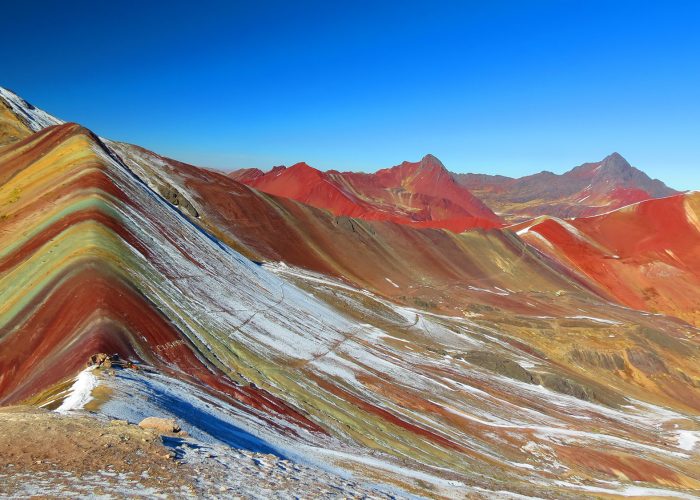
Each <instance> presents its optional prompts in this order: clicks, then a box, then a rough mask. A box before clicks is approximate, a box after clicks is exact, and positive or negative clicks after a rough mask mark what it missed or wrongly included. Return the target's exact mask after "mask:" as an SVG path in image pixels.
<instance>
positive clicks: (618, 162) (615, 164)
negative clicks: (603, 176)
mask: <svg viewBox="0 0 700 500" xmlns="http://www.w3.org/2000/svg"><path fill="white" fill-rule="evenodd" d="M600 166H601V167H603V168H605V169H606V170H611V171H616V172H622V171H624V170H629V169H630V168H632V165H630V164H629V162H628V161H627V160H625V158H624V157H623V156H622V155H621V154H620V153H612V154H610V155H608V156H606V157H605V158H603V161H601V162H600Z"/></svg>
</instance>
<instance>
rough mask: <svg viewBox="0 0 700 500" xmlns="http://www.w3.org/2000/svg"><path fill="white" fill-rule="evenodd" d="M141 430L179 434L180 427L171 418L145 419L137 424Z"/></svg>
mask: <svg viewBox="0 0 700 500" xmlns="http://www.w3.org/2000/svg"><path fill="white" fill-rule="evenodd" d="M139 427H141V428H142V429H153V430H155V431H158V432H162V433H165V434H170V433H176V432H180V426H179V425H178V424H177V422H176V421H175V419H173V418H160V417H146V418H144V419H143V420H141V422H139Z"/></svg>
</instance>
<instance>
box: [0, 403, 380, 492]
mask: <svg viewBox="0 0 700 500" xmlns="http://www.w3.org/2000/svg"><path fill="white" fill-rule="evenodd" d="M84 495H94V496H99V497H101V498H122V497H142V498H143V497H145V498H182V497H201V496H208V497H212V496H214V497H228V498H231V497H239V498H295V497H304V498H386V497H387V496H386V495H385V494H381V493H379V492H376V491H371V490H366V489H363V488H361V487H360V486H359V485H357V484H356V483H355V482H353V481H349V480H345V479H342V478H340V477H338V476H334V475H332V474H328V473H325V472H322V471H319V470H317V469H313V468H309V467H305V466H301V465H298V464H295V463H292V462H289V461H287V460H282V459H280V458H279V457H276V456H274V455H264V454H260V453H252V452H247V451H244V450H237V449H233V448H230V447H225V446H210V445H205V444H203V443H198V442H196V441H194V440H192V439H189V438H187V437H184V438H183V437H180V436H178V435H176V434H171V435H165V436H161V435H159V434H157V433H155V432H154V431H151V430H144V429H141V428H140V427H138V426H137V425H133V424H129V423H127V422H124V421H119V420H104V419H100V418H96V417H94V416H91V415H90V414H87V413H83V414H69V415H61V414H58V413H54V412H50V411H47V410H41V409H36V408H31V407H8V408H0V497H1V498H27V497H33V498H57V497H67V496H84Z"/></svg>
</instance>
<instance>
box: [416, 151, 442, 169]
mask: <svg viewBox="0 0 700 500" xmlns="http://www.w3.org/2000/svg"><path fill="white" fill-rule="evenodd" d="M420 165H421V167H433V168H434V167H437V168H439V169H441V170H445V165H443V164H442V162H441V161H440V160H439V159H438V158H437V156H434V155H432V154H430V153H428V154H427V155H425V156H424V157H423V158H421V161H420Z"/></svg>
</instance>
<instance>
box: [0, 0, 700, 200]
mask: <svg viewBox="0 0 700 500" xmlns="http://www.w3.org/2000/svg"><path fill="white" fill-rule="evenodd" d="M699 4H700V2H693V1H688V2H674V1H659V2H644V1H596V0H583V1H566V0H559V1H545V0H542V1H531V2H527V1H524V0H523V1H513V2H506V1H499V0H483V1H480V2H468V1H462V2H456V1H455V2H427V1H421V2H411V1H401V2H363V1H348V2H336V1H321V2H271V1H270V2H268V1H263V0H260V1H258V0H256V1H249V2H240V3H237V2H207V1H204V0H200V1H195V2H180V3H178V2H175V1H169V2H161V3H159V2H155V1H154V2H130V1H122V2H100V1H94V0H91V1H90V2H82V1H71V2H54V1H45V2H40V1H33V2H5V5H3V8H2V12H3V14H2V17H3V23H2V29H0V41H1V42H2V48H3V51H2V52H3V54H2V57H1V58H0V85H3V86H6V87H9V88H11V89H13V90H15V91H16V92H18V93H19V94H21V95H22V96H24V97H25V98H27V99H28V100H30V101H31V102H33V103H34V104H36V105H38V106H40V107H42V108H44V109H46V110H47V111H49V112H51V113H53V114H55V115H58V116H60V117H62V118H65V119H69V120H72V121H77V122H80V123H82V124H83V125H86V126H88V127H89V128H91V129H93V130H94V131H96V132H97V133H99V134H101V135H104V136H107V137H110V138H114V139H120V140H125V141H129V142H133V143H137V144H140V145H143V146H145V147H148V148H151V149H154V150H156V151H157V152H160V153H162V154H165V155H168V156H172V157H175V158H178V159H181V160H184V161H189V162H192V163H195V164H199V165H205V166H212V167H218V168H237V167H242V166H256V167H270V166H272V165H277V164H292V163H294V162H297V161H302V160H303V161H306V162H308V163H310V164H312V165H314V166H317V167H319V168H323V169H328V168H337V169H348V170H374V169H377V168H380V167H386V166H391V165H395V164H397V163H399V162H401V161H402V160H405V159H408V160H416V159H418V158H420V157H421V156H423V155H424V154H425V153H433V154H435V155H436V156H438V157H439V158H440V159H442V160H443V163H445V165H446V166H447V167H448V168H449V169H450V170H453V171H462V172H466V171H472V172H488V173H500V174H504V175H511V176H520V175H526V174H529V173H534V172H537V171H540V170H552V171H555V172H563V171H564V170H568V169H569V168H571V167H573V166H575V165H578V164H580V163H582V162H584V161H594V160H598V159H600V158H602V157H603V156H605V155H607V154H608V153H610V152H612V151H618V152H620V153H621V154H622V155H623V156H625V157H626V158H627V159H628V160H629V161H630V162H631V163H632V164H634V165H636V166H638V167H640V168H642V169H643V170H645V171H647V172H648V173H649V174H650V175H652V176H654V177H659V178H661V179H662V180H664V181H665V182H667V183H668V184H670V185H671V186H673V187H676V188H678V189H691V188H692V189H698V188H700V29H699V28H698V26H700V6H698V5H699Z"/></svg>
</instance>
